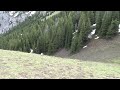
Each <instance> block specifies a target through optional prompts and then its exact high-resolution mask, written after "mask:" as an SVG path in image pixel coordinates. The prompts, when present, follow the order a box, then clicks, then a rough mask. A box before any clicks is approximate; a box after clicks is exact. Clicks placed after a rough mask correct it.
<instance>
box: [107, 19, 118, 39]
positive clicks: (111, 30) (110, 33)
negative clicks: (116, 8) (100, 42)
mask: <svg viewBox="0 0 120 90" xmlns="http://www.w3.org/2000/svg"><path fill="white" fill-rule="evenodd" d="M118 24H119V22H118V20H117V19H116V20H112V21H111V25H110V26H109V29H108V32H107V35H106V38H108V39H111V38H112V37H114V36H115V35H116V34H117V32H118Z"/></svg>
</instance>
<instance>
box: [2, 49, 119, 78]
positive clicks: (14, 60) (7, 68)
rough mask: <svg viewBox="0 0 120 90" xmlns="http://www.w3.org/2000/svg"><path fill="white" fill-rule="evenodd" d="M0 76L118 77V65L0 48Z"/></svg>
mask: <svg viewBox="0 0 120 90" xmlns="http://www.w3.org/2000/svg"><path fill="white" fill-rule="evenodd" d="M115 61H116V60H115ZM0 78H29V79H30V78H41V79H42V78H43V79H44V78H45V79H46V78H48V79H49V78H50V79H55V78H56V79H59V78H67V79H69V78H71V79H72V78H73V79H74V78H120V65H119V64H115V63H113V64H110V63H100V62H91V61H80V60H75V59H74V60H73V59H63V58H58V57H51V56H46V55H43V56H41V55H37V54H31V53H23V52H17V51H7V50H0Z"/></svg>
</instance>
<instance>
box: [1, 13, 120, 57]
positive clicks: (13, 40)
mask: <svg viewBox="0 0 120 90" xmlns="http://www.w3.org/2000/svg"><path fill="white" fill-rule="evenodd" d="M119 16H120V12H119V11H56V12H54V11H51V12H49V11H48V12H47V14H46V15H42V14H40V13H36V14H34V15H33V16H31V17H28V18H27V19H26V20H25V21H24V22H22V23H20V24H19V25H17V26H16V27H14V28H12V29H11V30H10V31H9V32H7V33H5V34H3V35H1V37H0V49H6V50H18V51H23V52H30V49H33V52H34V53H37V54H40V53H44V54H46V55H52V54H54V53H55V52H57V51H58V50H60V49H63V48H65V49H66V50H69V51H70V53H71V54H74V53H76V52H79V51H80V50H81V49H82V48H83V47H84V46H85V45H86V44H87V43H89V42H90V41H91V39H92V38H93V36H94V35H96V36H97V38H103V39H112V38H113V37H114V36H116V35H117V34H118V31H119V30H120V29H119V21H120V18H119Z"/></svg>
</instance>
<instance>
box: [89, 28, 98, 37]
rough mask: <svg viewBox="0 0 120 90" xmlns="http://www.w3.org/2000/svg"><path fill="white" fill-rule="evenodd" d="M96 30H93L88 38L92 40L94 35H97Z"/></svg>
mask: <svg viewBox="0 0 120 90" xmlns="http://www.w3.org/2000/svg"><path fill="white" fill-rule="evenodd" d="M95 31H96V29H93V30H92V32H91V33H90V34H89V35H88V38H92V35H94V34H95Z"/></svg>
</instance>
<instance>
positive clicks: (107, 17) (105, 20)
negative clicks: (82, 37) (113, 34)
mask: <svg viewBox="0 0 120 90" xmlns="http://www.w3.org/2000/svg"><path fill="white" fill-rule="evenodd" d="M111 20H112V12H111V11H106V12H105V14H104V16H103V19H102V25H101V29H100V31H99V35H100V36H101V37H103V38H104V37H106V33H107V31H108V28H109V25H110V24H111Z"/></svg>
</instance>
